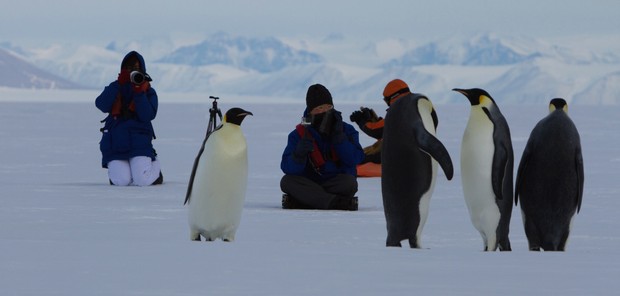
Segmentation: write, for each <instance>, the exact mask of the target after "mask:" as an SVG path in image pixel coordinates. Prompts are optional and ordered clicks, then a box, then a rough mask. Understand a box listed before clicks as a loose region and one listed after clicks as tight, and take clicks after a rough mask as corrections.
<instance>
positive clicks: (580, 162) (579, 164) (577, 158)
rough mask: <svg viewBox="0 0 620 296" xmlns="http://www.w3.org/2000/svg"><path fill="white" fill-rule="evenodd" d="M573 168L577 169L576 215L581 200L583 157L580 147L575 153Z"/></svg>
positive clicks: (579, 208)
mask: <svg viewBox="0 0 620 296" xmlns="http://www.w3.org/2000/svg"><path fill="white" fill-rule="evenodd" d="M575 154H576V155H575V166H576V169H577V182H578V183H577V185H578V187H577V213H579V211H580V210H581V199H582V198H583V180H584V176H583V156H582V155H581V147H578V149H577V151H576V152H575Z"/></svg>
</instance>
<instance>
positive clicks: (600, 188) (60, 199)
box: [0, 92, 620, 295]
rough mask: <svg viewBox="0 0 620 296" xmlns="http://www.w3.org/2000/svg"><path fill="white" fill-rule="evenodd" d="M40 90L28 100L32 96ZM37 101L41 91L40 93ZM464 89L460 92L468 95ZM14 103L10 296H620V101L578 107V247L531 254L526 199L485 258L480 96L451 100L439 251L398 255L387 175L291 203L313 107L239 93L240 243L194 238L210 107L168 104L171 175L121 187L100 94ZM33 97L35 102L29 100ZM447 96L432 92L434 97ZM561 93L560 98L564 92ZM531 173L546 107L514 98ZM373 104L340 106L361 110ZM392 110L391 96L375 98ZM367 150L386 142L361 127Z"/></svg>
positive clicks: (6, 214)
mask: <svg viewBox="0 0 620 296" xmlns="http://www.w3.org/2000/svg"><path fill="white" fill-rule="evenodd" d="M23 94H24V93H21V95H23ZM5 95H6V93H5ZM31 95H32V96H33V97H30V98H29V99H37V97H36V96H37V92H32V93H31ZM456 95H458V94H456ZM3 99H4V101H1V102H0V138H1V139H2V140H1V142H0V291H1V292H0V294H2V295H396V294H405V293H406V294H412V295H413V294H415V295H498V294H501V295H617V293H618V290H620V282H619V281H618V279H619V278H620V255H619V253H618V250H619V249H620V227H619V226H620V218H619V215H618V211H619V210H620V199H619V198H618V195H619V194H620V185H619V183H618V174H617V170H618V168H619V167H620V151H619V148H618V143H620V135H619V134H618V130H620V117H619V116H618V114H620V113H619V111H620V107H615V106H613V107H607V106H606V107H595V106H569V108H570V109H569V111H570V115H571V117H572V118H573V121H574V122H575V124H576V125H577V128H578V129H579V131H580V133H581V140H582V147H583V150H584V162H585V172H586V181H585V192H584V199H583V206H582V208H581V213H580V214H578V215H577V217H576V219H575V220H574V223H573V231H572V233H571V239H570V240H569V242H568V249H567V251H566V252H563V253H552V252H541V253H537V252H529V251H528V250H527V240H526V238H525V234H524V231H523V227H522V224H521V215H520V211H519V210H518V208H515V209H514V212H513V219H512V223H511V235H510V238H511V240H512V247H513V251H512V252H503V253H500V252H495V253H485V252H482V249H483V245H482V240H481V238H480V235H479V234H478V233H477V231H476V230H475V229H474V228H473V226H472V225H471V223H470V222H469V216H468V213H467V209H466V207H465V203H464V200H463V196H462V190H461V184H460V160H459V157H460V142H461V137H462V134H463V130H464V128H465V124H466V121H467V117H468V115H469V104H468V102H467V101H466V100H465V99H464V98H463V102H462V103H460V104H452V105H436V106H435V107H436V110H437V113H438V116H439V129H438V137H439V139H440V140H441V141H442V142H443V143H444V145H445V146H446V147H447V149H448V151H449V152H450V154H451V156H452V160H453V162H454V165H455V176H454V179H453V180H452V181H447V180H446V179H445V176H444V175H443V173H442V172H440V173H439V175H438V182H437V185H436V189H435V194H434V196H433V197H432V199H431V205H430V215H429V218H428V222H427V224H426V227H425V229H424V232H423V237H422V244H423V246H424V249H419V250H418V249H409V248H402V249H399V248H386V247H385V237H386V230H385V218H384V215H383V208H382V201H381V188H380V180H379V179H378V178H371V179H359V187H360V190H359V192H358V196H359V199H360V210H359V211H358V212H340V211H291V210H282V209H281V208H280V198H281V193H280V189H279V181H280V177H281V176H282V173H281V171H280V169H279V163H280V156H281V152H282V149H283V148H284V145H285V143H286V136H287V134H288V132H289V131H290V130H292V129H293V127H294V125H295V124H296V123H297V122H298V121H299V118H300V115H301V112H302V109H303V103H301V100H300V103H296V104H291V103H263V104H257V103H250V102H235V103H233V102H228V101H227V99H226V98H225V97H223V99H222V100H221V101H220V107H222V108H223V109H224V110H227V109H228V108H230V107H233V106H239V107H243V108H244V109H247V110H250V111H252V112H253V113H254V116H253V117H248V118H246V120H245V121H244V123H243V126H242V128H243V130H244V133H245V135H246V138H247V142H248V146H249V147H248V149H249V166H250V174H249V183H248V193H247V198H246V203H245V207H244V212H243V217H242V221H241V225H240V227H239V231H238V232H237V239H236V241H234V242H232V243H224V242H221V241H216V242H210V243H206V242H201V243H198V242H191V241H190V240H189V231H188V226H187V212H186V211H187V209H186V208H185V207H184V206H183V200H184V197H185V191H186V187H187V181H188V179H189V174H190V171H191V166H192V162H193V160H194V157H195V155H196V153H197V151H198V149H199V146H200V143H201V141H202V139H203V136H204V133H205V130H206V122H207V114H208V108H209V107H210V103H209V102H207V100H206V99H205V101H204V102H195V101H194V102H185V103H175V102H174V101H175V100H174V99H173V98H162V103H161V104H160V108H159V114H158V117H157V118H156V119H155V121H154V125H155V131H156V134H157V140H155V141H154V144H155V147H156V149H157V151H158V153H159V155H160V159H161V161H162V164H163V174H164V179H165V183H164V184H163V185H162V186H152V187H144V188H137V187H114V186H110V185H108V180H107V174H106V171H105V170H104V169H102V168H101V167H100V153H99V150H98V144H97V143H98V141H99V137H100V133H99V128H100V123H99V120H101V119H103V118H104V116H105V115H104V114H103V113H100V112H99V111H98V110H97V109H96V108H95V106H94V97H92V98H91V97H85V98H83V99H82V100H81V102H80V101H79V100H78V101H73V102H61V101H62V100H61V99H57V100H54V101H43V100H29V101H28V102H25V101H21V102H20V100H21V99H22V98H11V97H9V98H7V97H4V98H3ZM24 99H25V98H24ZM431 99H432V98H431ZM549 99H551V98H549ZM499 104H500V108H501V110H502V111H503V113H504V115H505V116H506V118H507V120H508V123H509V124H510V127H511V131H512V137H513V144H514V151H515V167H516V166H517V165H518V161H519V160H520V158H521V154H522V152H523V148H524V146H525V143H526V141H527V138H528V136H529V133H530V131H531V129H532V128H533V127H534V125H535V124H536V122H537V121H538V120H539V119H541V118H542V117H543V116H545V115H546V114H547V106H546V104H545V105H502V103H501V102H499ZM357 107H359V105H357V104H339V103H338V101H337V100H336V108H337V109H339V110H341V111H343V114H344V115H345V116H344V117H345V118H348V115H349V114H350V113H351V112H352V111H353V110H354V109H356V108H357ZM372 107H374V108H375V110H377V111H378V113H380V114H383V110H384V109H385V106H384V105H374V106H372ZM360 138H361V140H362V143H363V144H370V142H371V141H370V139H369V138H368V137H366V136H364V135H360Z"/></svg>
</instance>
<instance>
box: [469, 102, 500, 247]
mask: <svg viewBox="0 0 620 296" xmlns="http://www.w3.org/2000/svg"><path fill="white" fill-rule="evenodd" d="M485 117H486V116H485V115H482V116H480V115H478V116H475V115H474V114H472V116H471V117H470V119H469V122H468V124H467V128H466V129H465V134H464V136H463V143H462V147H461V181H462V185H463V194H464V196H465V203H466V204H467V209H468V210H469V214H470V218H471V222H472V224H473V225H474V227H475V228H476V229H477V230H478V231H479V232H480V234H481V235H482V236H483V239H484V241H485V243H486V244H487V246H488V247H491V248H494V246H495V242H496V241H497V238H496V229H497V225H498V224H499V220H500V211H499V208H498V206H497V203H496V202H495V193H494V192H493V186H492V184H491V182H492V181H491V174H492V165H493V155H494V150H495V149H494V144H493V124H491V123H490V122H489V121H488V119H486V118H485Z"/></svg>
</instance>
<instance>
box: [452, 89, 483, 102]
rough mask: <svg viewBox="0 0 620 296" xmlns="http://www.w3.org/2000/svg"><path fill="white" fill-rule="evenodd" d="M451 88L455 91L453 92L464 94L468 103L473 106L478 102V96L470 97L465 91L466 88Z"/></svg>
mask: <svg viewBox="0 0 620 296" xmlns="http://www.w3.org/2000/svg"><path fill="white" fill-rule="evenodd" d="M452 90H453V91H455V92H459V93H461V94H463V95H464V96H465V97H466V98H467V99H468V100H469V103H470V104H471V105H472V106H475V105H478V104H480V98H477V99H475V98H472V97H471V96H470V95H469V92H467V90H466V89H461V88H453V89H452Z"/></svg>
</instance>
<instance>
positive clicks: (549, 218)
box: [515, 98, 584, 251]
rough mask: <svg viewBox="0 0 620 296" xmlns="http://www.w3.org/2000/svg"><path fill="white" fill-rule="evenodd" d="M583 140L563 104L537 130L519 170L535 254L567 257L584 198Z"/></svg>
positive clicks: (556, 103) (554, 105)
mask: <svg viewBox="0 0 620 296" xmlns="http://www.w3.org/2000/svg"><path fill="white" fill-rule="evenodd" d="M583 184H584V173H583V157H582V155H581V140H580V138H579V132H578V131H577V128H576V127H575V124H574V123H573V121H572V120H571V119H570V117H569V116H568V105H567V104H566V101H565V100H564V99H561V98H555V99H553V100H551V102H550V103H549V114H548V115H547V116H546V117H545V118H543V119H541V120H540V121H539V122H538V124H536V126H535V127H534V129H533V130H532V133H531V134H530V138H529V140H528V142H527V145H526V146H525V150H524V151H523V156H522V157H521V161H520V163H519V169H518V170H517V182H516V186H515V205H516V204H517V203H518V202H519V201H520V202H521V214H522V216H523V226H524V228H525V234H526V236H527V240H528V244H529V249H530V250H531V251H540V249H541V248H542V249H543V250H544V251H564V250H565V248H566V242H567V240H568V236H569V233H570V228H571V224H572V220H573V218H574V216H575V215H576V213H579V210H580V209H581V201H582V198H583Z"/></svg>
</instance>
